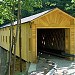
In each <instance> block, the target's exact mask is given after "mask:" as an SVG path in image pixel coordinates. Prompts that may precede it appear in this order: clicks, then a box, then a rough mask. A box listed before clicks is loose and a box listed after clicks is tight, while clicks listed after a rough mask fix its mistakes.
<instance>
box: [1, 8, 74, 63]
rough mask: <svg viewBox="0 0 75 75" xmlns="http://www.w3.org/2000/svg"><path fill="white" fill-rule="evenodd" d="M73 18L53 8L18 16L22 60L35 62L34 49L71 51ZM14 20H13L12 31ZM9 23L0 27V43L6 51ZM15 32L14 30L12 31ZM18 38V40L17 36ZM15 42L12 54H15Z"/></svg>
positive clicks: (58, 52)
mask: <svg viewBox="0 0 75 75" xmlns="http://www.w3.org/2000/svg"><path fill="white" fill-rule="evenodd" d="M74 20H75V18H74V17H72V16H70V15H68V14H67V13H65V12H63V11H62V10H60V9H58V8H55V9H52V10H47V11H44V12H42V13H38V14H36V15H32V16H30V17H26V18H23V19H21V23H22V25H21V26H22V31H21V32H22V33H21V40H22V41H21V44H22V59H24V60H26V61H28V62H36V60H37V55H38V52H46V53H48V54H49V53H50V54H59V55H61V54H62V52H64V53H68V54H73V55H74V54H75V23H74V22H75V21H74ZM16 24H17V21H15V22H14V31H15V30H16ZM9 27H10V24H8V25H5V26H3V27H1V28H0V46H1V47H3V48H4V49H6V50H9V37H10V31H9ZM14 34H15V33H14ZM18 41H19V39H18ZM18 41H17V48H16V49H17V51H16V55H17V56H19V49H18V48H19V47H18V46H19V45H18V43H19V42H18Z"/></svg>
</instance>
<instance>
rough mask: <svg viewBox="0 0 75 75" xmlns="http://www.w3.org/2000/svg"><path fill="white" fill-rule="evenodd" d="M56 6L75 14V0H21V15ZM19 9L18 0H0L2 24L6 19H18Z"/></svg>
mask: <svg viewBox="0 0 75 75" xmlns="http://www.w3.org/2000/svg"><path fill="white" fill-rule="evenodd" d="M13 5H14V7H15V10H14V11H15V12H14V13H13V12H12V11H13V9H12V8H13ZM56 7H58V8H60V9H61V10H63V11H65V12H67V13H68V14H70V15H72V16H75V0H21V11H22V14H21V15H22V17H26V16H30V15H32V14H36V13H39V12H42V11H45V10H48V9H53V8H56ZM17 10H18V0H0V24H2V23H3V22H4V21H6V20H11V19H13V20H14V18H15V19H16V16H17Z"/></svg>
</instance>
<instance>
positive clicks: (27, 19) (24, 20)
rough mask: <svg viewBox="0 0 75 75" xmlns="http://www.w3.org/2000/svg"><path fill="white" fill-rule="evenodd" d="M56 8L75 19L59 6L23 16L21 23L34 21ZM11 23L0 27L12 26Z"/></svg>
mask: <svg viewBox="0 0 75 75" xmlns="http://www.w3.org/2000/svg"><path fill="white" fill-rule="evenodd" d="M56 10H58V11H60V12H62V13H63V14H65V15H67V16H68V17H70V18H73V19H74V17H72V16H70V15H69V14H67V13H65V12H63V11H62V10H60V9H59V8H55V9H50V10H47V11H44V12H41V13H38V14H35V15H32V16H29V17H25V18H22V19H21V23H26V22H30V21H32V20H34V19H36V18H38V17H41V16H43V15H44V14H47V13H48V12H53V11H56ZM16 24H17V21H15V22H14V25H16ZM10 25H11V24H6V25H4V26H2V27H0V28H4V27H8V26H10Z"/></svg>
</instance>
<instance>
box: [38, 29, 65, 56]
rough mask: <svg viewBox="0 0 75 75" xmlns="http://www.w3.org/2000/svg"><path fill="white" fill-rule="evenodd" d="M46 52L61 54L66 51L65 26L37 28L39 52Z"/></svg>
mask: <svg viewBox="0 0 75 75" xmlns="http://www.w3.org/2000/svg"><path fill="white" fill-rule="evenodd" d="M39 52H42V53H43V52H44V53H48V54H52V55H57V56H60V55H62V52H65V29H64V28H52V29H51V28H48V29H46V28H38V29H37V53H39Z"/></svg>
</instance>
